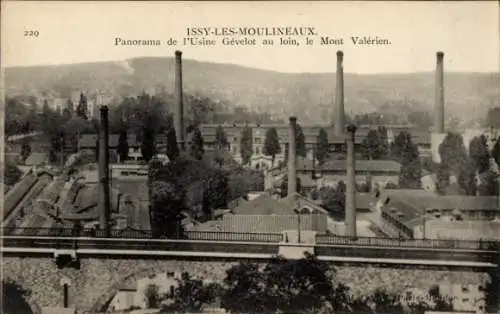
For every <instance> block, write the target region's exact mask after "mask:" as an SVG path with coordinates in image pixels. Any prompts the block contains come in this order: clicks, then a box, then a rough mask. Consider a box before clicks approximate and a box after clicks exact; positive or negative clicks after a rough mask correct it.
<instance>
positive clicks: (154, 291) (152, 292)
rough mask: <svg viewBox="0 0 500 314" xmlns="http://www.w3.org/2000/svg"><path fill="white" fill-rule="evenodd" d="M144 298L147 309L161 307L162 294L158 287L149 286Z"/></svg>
mask: <svg viewBox="0 0 500 314" xmlns="http://www.w3.org/2000/svg"><path fill="white" fill-rule="evenodd" d="M144 297H145V299H146V307H147V308H149V309H151V308H158V306H159V305H160V293H159V288H158V286H157V285H155V284H149V285H148V286H147V287H146V290H145V291H144Z"/></svg>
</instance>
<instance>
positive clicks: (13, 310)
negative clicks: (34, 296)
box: [2, 278, 33, 314]
mask: <svg viewBox="0 0 500 314" xmlns="http://www.w3.org/2000/svg"><path fill="white" fill-rule="evenodd" d="M29 295H30V291H28V290H25V289H23V287H21V286H20V285H19V284H17V283H16V282H15V281H13V280H11V279H5V278H4V279H2V313H5V314H17V313H26V314H31V313H33V311H32V309H31V307H30V305H29V303H28V302H27V301H26V298H27V297H28V296H29Z"/></svg>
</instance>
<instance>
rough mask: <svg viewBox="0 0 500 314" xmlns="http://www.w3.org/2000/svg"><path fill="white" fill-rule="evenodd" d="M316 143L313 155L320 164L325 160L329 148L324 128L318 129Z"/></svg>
mask: <svg viewBox="0 0 500 314" xmlns="http://www.w3.org/2000/svg"><path fill="white" fill-rule="evenodd" d="M316 143H317V144H316V156H315V157H316V159H318V162H319V164H320V165H322V164H323V163H324V162H325V159H326V157H327V156H328V152H329V150H330V147H329V146H330V145H329V144H328V134H327V133H326V132H325V130H323V129H320V130H319V134H318V138H317V141H316Z"/></svg>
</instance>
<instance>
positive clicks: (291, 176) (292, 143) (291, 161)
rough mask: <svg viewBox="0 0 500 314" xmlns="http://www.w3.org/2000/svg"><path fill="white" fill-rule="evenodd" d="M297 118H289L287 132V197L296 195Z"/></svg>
mask: <svg viewBox="0 0 500 314" xmlns="http://www.w3.org/2000/svg"><path fill="white" fill-rule="evenodd" d="M296 129H297V118H296V117H290V127H289V132H288V143H289V144H288V195H292V194H294V193H297V158H296V156H297V144H296V138H297V137H296V134H295V132H296Z"/></svg>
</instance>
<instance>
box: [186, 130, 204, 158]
mask: <svg viewBox="0 0 500 314" xmlns="http://www.w3.org/2000/svg"><path fill="white" fill-rule="evenodd" d="M189 152H190V154H191V156H192V157H193V158H194V159H197V160H201V159H202V158H203V154H204V153H205V150H204V143H203V136H202V134H201V131H200V129H198V128H193V129H192V131H191V142H190V145H189Z"/></svg>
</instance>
